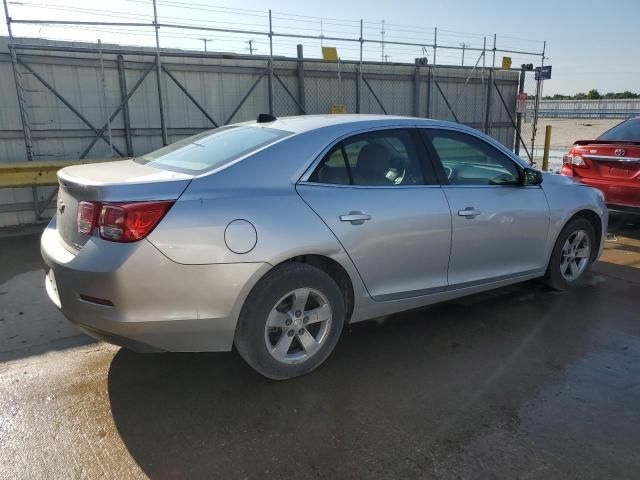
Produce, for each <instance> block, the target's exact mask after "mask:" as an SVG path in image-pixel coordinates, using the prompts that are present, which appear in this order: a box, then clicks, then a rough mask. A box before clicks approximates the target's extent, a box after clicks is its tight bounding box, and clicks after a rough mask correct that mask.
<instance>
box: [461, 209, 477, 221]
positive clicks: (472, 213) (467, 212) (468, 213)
mask: <svg viewBox="0 0 640 480" xmlns="http://www.w3.org/2000/svg"><path fill="white" fill-rule="evenodd" d="M481 213H482V212H481V211H480V210H476V209H475V208H473V207H467V208H465V209H464V210H458V215H459V216H460V217H465V218H468V219H471V218H473V217H477V216H478V215H480V214H481Z"/></svg>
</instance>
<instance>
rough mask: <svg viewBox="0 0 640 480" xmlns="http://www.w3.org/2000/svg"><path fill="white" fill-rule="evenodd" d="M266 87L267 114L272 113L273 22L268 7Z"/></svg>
mask: <svg viewBox="0 0 640 480" xmlns="http://www.w3.org/2000/svg"><path fill="white" fill-rule="evenodd" d="M267 70H268V74H267V75H268V76H267V89H268V96H269V115H273V22H272V20H271V9H269V63H268V66H267Z"/></svg>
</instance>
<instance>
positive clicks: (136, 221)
mask: <svg viewBox="0 0 640 480" xmlns="http://www.w3.org/2000/svg"><path fill="white" fill-rule="evenodd" d="M173 203H174V202H173V200H171V201H163V202H140V203H125V204H107V205H103V206H102V210H101V212H100V219H99V220H98V226H99V227H100V236H101V237H102V238H104V239H105V240H111V241H112V242H135V241H138V240H141V239H143V238H144V237H146V236H147V235H149V234H150V233H151V231H152V230H153V229H154V228H155V226H156V225H157V224H158V222H159V221H160V220H161V219H162V217H164V216H165V214H166V213H167V212H168V211H169V209H170V208H171V205H173Z"/></svg>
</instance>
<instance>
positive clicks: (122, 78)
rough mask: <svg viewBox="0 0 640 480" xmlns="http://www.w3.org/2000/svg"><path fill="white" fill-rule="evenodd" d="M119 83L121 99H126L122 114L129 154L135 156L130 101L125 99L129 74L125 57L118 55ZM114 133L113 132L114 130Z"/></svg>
mask: <svg viewBox="0 0 640 480" xmlns="http://www.w3.org/2000/svg"><path fill="white" fill-rule="evenodd" d="M118 84H119V85H120V99H121V101H124V106H123V107H122V115H123V119H124V122H123V123H124V132H125V139H126V141H127V155H129V156H130V157H131V156H133V140H132V138H131V118H130V116H129V101H127V100H125V97H126V96H127V75H126V68H125V65H124V57H123V56H122V55H118ZM112 133H113V132H112Z"/></svg>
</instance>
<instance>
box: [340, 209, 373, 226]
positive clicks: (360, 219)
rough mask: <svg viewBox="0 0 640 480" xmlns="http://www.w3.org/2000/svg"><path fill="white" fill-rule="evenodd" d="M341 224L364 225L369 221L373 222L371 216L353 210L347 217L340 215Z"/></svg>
mask: <svg viewBox="0 0 640 480" xmlns="http://www.w3.org/2000/svg"><path fill="white" fill-rule="evenodd" d="M339 218H340V221H341V222H351V225H362V224H363V223H364V222H366V221H367V220H371V215H369V214H367V213H364V212H361V211H359V210H352V211H350V212H349V213H348V214H346V215H340V217H339Z"/></svg>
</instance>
